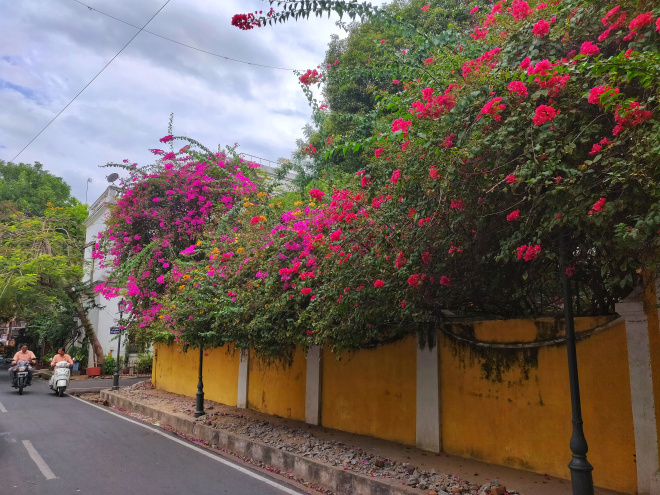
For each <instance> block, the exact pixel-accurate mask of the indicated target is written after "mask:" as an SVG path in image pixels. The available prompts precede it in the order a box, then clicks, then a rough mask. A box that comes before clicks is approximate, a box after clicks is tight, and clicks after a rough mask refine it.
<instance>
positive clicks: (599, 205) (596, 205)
mask: <svg viewBox="0 0 660 495" xmlns="http://www.w3.org/2000/svg"><path fill="white" fill-rule="evenodd" d="M606 202H607V199H606V198H600V199H599V200H598V201H596V202H595V203H594V205H593V206H592V207H591V211H589V215H593V214H594V212H598V211H603V209H604V208H605V203H606Z"/></svg>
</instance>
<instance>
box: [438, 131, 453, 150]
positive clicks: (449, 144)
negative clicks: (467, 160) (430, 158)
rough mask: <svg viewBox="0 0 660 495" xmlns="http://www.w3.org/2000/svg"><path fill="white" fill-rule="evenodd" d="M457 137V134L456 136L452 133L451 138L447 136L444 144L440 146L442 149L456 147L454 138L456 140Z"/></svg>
mask: <svg viewBox="0 0 660 495" xmlns="http://www.w3.org/2000/svg"><path fill="white" fill-rule="evenodd" d="M455 137H456V134H454V133H453V132H452V133H451V134H450V135H449V136H447V137H446V138H445V139H444V140H443V141H442V144H440V147H441V148H451V147H452V146H454V138H455Z"/></svg>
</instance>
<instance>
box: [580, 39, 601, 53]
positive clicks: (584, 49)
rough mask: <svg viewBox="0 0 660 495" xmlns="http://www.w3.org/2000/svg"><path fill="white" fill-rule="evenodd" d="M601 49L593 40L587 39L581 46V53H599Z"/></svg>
mask: <svg viewBox="0 0 660 495" xmlns="http://www.w3.org/2000/svg"><path fill="white" fill-rule="evenodd" d="M599 53H600V49H599V48H598V47H597V46H596V45H595V44H594V43H593V42H591V41H585V42H584V43H582V46H581V47H580V55H598V54H599Z"/></svg>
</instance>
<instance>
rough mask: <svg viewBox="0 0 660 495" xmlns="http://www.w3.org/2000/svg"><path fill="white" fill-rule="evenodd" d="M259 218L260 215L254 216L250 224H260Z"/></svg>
mask: <svg viewBox="0 0 660 495" xmlns="http://www.w3.org/2000/svg"><path fill="white" fill-rule="evenodd" d="M259 220H260V219H259V217H252V219H251V220H250V225H256V224H258V223H259Z"/></svg>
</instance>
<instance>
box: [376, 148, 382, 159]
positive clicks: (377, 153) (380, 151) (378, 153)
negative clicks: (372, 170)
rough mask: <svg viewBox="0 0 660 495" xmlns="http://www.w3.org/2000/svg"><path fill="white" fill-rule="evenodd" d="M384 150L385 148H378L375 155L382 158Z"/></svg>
mask: <svg viewBox="0 0 660 495" xmlns="http://www.w3.org/2000/svg"><path fill="white" fill-rule="evenodd" d="M383 149H384V148H378V149H377V150H376V151H374V155H375V156H376V158H378V157H379V156H380V154H381V153H382V152H383Z"/></svg>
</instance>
